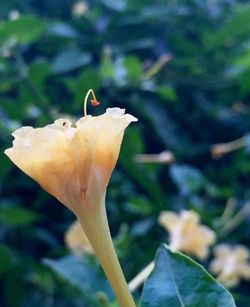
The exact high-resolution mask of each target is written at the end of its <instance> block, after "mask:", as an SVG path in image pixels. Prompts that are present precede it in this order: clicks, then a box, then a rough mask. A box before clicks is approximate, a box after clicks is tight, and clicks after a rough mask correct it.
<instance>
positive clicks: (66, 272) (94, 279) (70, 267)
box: [43, 256, 112, 306]
mask: <svg viewBox="0 0 250 307" xmlns="http://www.w3.org/2000/svg"><path fill="white" fill-rule="evenodd" d="M43 262H44V263H45V264H46V265H47V266H48V267H49V268H50V269H52V270H53V271H54V272H56V273H57V274H58V275H59V276H61V277H62V278H63V279H64V280H65V281H67V282H68V283H69V284H70V285H72V286H74V287H76V288H78V289H79V290H81V292H82V293H83V294H84V295H85V296H87V297H86V299H89V300H90V301H91V302H92V303H95V295H94V293H96V292H98V291H103V292H105V293H109V294H110V295H111V296H112V294H111V289H110V287H109V284H108V282H107V281H106V279H105V277H104V276H103V275H102V276H100V275H99V274H98V272H97V270H96V269H95V268H94V267H92V266H91V265H90V264H89V263H88V262H87V260H85V259H83V258H82V259H81V258H76V257H74V256H66V257H63V258H61V259H58V260H53V259H44V260H43ZM91 306H92V305H91ZM94 306H95V305H94Z"/></svg>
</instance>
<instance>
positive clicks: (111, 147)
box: [5, 108, 137, 214]
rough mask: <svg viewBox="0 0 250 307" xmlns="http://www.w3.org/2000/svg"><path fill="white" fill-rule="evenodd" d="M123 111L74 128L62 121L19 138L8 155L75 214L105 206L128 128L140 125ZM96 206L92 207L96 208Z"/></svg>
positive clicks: (23, 131) (16, 135)
mask: <svg viewBox="0 0 250 307" xmlns="http://www.w3.org/2000/svg"><path fill="white" fill-rule="evenodd" d="M124 111H125V110H123V109H119V108H112V109H110V108H109V109H107V111H106V113H105V114H103V115H100V116H96V117H94V116H90V115H88V116H84V117H82V118H81V119H80V120H78V121H77V122H76V124H75V125H74V126H73V125H72V123H71V122H70V121H69V120H68V119H63V118H61V119H58V120H56V121H55V123H54V124H52V125H48V126H46V127H43V128H32V127H23V128H20V129H18V130H16V131H15V132H14V133H13V136H14V138H15V139H14V142H13V147H12V148H9V149H7V150H6V151H5V153H6V155H7V156H8V157H9V158H10V159H11V160H12V161H13V162H14V163H15V164H16V165H17V166H18V167H19V168H20V169H21V170H22V171H23V172H25V173H26V174H27V175H29V176H30V177H32V178H33V179H34V180H36V181H37V182H38V183H39V184H40V185H41V186H42V187H43V188H44V189H45V190H46V191H47V192H49V193H50V194H52V195H53V196H55V197H56V198H57V199H58V200H59V201H61V202H62V203H63V204H64V205H66V206H67V207H69V208H70V209H71V210H72V211H73V212H74V213H75V214H78V213H79V211H82V206H90V205H92V206H93V205H95V203H96V202H98V203H100V200H101V199H102V197H103V195H104V194H105V190H106V188H107V185H108V182H109V179H110V176H111V174H112V171H113V169H114V167H115V164H116V162H117V158H118V155H119V151H120V146H121V142H122V138H123V133H124V130H125V128H126V127H127V126H128V125H129V123H130V122H132V121H136V120H137V119H136V118H135V117H133V116H131V115H129V114H124ZM90 203H91V204H90Z"/></svg>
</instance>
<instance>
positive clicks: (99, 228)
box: [5, 90, 137, 307]
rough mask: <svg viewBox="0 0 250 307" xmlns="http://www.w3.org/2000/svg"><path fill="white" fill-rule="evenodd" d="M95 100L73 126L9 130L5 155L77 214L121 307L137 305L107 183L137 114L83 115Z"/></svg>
mask: <svg viewBox="0 0 250 307" xmlns="http://www.w3.org/2000/svg"><path fill="white" fill-rule="evenodd" d="M91 93H92V95H93V97H94V99H93V100H91V103H92V105H93V106H97V105H99V102H98V101H97V100H96V98H95V95H94V92H93V90H89V91H88V93H87V95H86V97H85V102H84V117H82V118H81V119H79V120H78V121H77V122H76V123H75V124H74V125H73V124H72V123H71V121H69V120H68V119H64V118H61V119H58V120H56V121H55V122H54V123H53V124H51V125H48V126H46V127H43V128H32V127H23V128H21V129H18V130H17V131H15V132H14V133H13V136H14V141H13V147H12V148H9V149H7V150H6V151H5V153H6V155H7V156H8V157H9V158H10V159H11V160H12V161H13V162H14V163H15V164H16V165H17V166H18V167H19V168H20V169H21V170H22V171H24V172H25V173H26V174H27V175H29V176H30V177H32V178H33V179H34V180H36V181H37V182H38V183H39V184H40V185H41V186H42V187H43V188H44V189H45V190H46V191H47V192H49V193H50V194H52V195H53V196H55V197H56V198H57V199H58V200H59V201H60V202H62V203H63V204H64V205H65V206H67V207H68V208H69V209H70V210H71V211H73V212H74V214H75V215H76V216H77V218H78V220H79V222H80V223H81V226H82V228H83V231H84V233H85V234H86V236H87V238H88V240H89V242H90V244H91V246H92V247H93V249H94V251H95V254H96V256H97V257H98V259H99V261H100V263H101V265H102V267H103V269H104V271H105V273H106V276H107V277H108V279H109V281H110V283H111V285H112V287H113V290H114V292H115V293H116V296H117V298H118V301H119V303H120V305H121V306H122V307H130V306H133V307H134V306H135V304H134V301H133V299H132V296H131V295H130V293H129V291H128V287H127V284H126V281H125V278H124V276H123V273H122V270H121V267H120V264H119V261H118V258H117V255H116V253H115V250H114V247H113V243H112V238H111V235H110V231H109V226H108V221H107V215H106V209H105V194H106V188H107V185H108V182H109V179H110V176H111V174H112V172H113V169H114V167H115V164H116V162H117V159H118V156H119V152H120V146H121V142H122V139H123V134H124V130H125V128H126V127H127V126H128V125H129V124H130V123H131V122H133V121H137V118H135V117H133V116H132V115H129V114H124V113H125V110H124V109H119V108H109V109H107V110H106V113H104V114H103V115H100V116H90V115H87V100H88V96H89V95H90V94H91Z"/></svg>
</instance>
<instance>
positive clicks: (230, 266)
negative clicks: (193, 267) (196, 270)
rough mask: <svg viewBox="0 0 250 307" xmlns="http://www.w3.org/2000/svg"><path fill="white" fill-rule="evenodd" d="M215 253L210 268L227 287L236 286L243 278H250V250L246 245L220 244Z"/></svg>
mask: <svg viewBox="0 0 250 307" xmlns="http://www.w3.org/2000/svg"><path fill="white" fill-rule="evenodd" d="M214 254H215V258H214V259H213V261H212V262H211V264H210V270H211V272H213V273H214V274H215V275H216V276H217V279H218V281H220V282H221V283H223V284H224V285H225V286H226V287H229V288H231V287H235V286H237V285H238V284H239V282H240V280H241V279H246V280H249V279H250V262H249V260H250V252H249V250H248V249H247V248H246V247H245V246H243V245H235V246H230V245H227V244H220V245H218V246H216V247H215V249H214Z"/></svg>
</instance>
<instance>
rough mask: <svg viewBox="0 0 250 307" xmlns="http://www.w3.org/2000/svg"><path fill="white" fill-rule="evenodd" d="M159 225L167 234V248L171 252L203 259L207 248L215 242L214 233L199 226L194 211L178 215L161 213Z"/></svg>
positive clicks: (198, 219) (198, 218)
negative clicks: (174, 251)
mask: <svg viewBox="0 0 250 307" xmlns="http://www.w3.org/2000/svg"><path fill="white" fill-rule="evenodd" d="M159 223H160V224H161V225H162V226H163V227H164V228H165V229H166V230H167V231H168V232H169V246H170V248H171V249H173V250H179V251H183V252H185V253H188V254H191V255H194V256H196V257H197V258H200V259H204V258H206V257H207V256H208V253H209V247H210V246H211V245H212V244H213V243H214V242H215V233H214V232H213V231H212V230H211V229H210V228H209V227H207V226H204V225H202V224H200V217H199V215H198V214H197V213H196V212H194V211H187V210H183V211H181V212H180V214H179V215H178V214H176V213H174V212H169V211H163V212H161V214H160V216H159Z"/></svg>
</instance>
